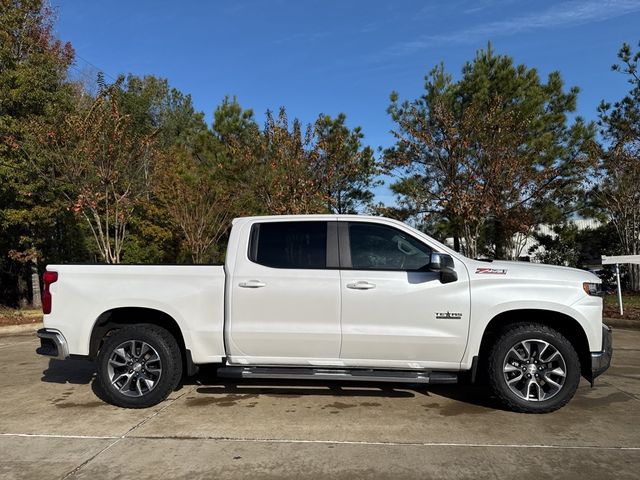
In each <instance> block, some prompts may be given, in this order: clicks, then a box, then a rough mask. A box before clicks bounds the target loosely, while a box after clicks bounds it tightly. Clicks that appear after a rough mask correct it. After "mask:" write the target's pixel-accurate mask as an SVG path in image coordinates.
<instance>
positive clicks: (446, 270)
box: [429, 252, 458, 283]
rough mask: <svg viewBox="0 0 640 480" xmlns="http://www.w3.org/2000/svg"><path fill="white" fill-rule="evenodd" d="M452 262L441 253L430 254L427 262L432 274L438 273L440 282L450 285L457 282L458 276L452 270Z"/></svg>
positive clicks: (447, 255)
mask: <svg viewBox="0 0 640 480" xmlns="http://www.w3.org/2000/svg"><path fill="white" fill-rule="evenodd" d="M453 267H454V262H453V258H452V257H451V255H449V254H447V253H441V252H432V253H431V259H430V260H429V270H431V271H432V272H440V281H441V282H442V283H451V282H455V281H456V280H458V275H457V274H456V271H455V270H454V269H453Z"/></svg>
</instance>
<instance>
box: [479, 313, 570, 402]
mask: <svg viewBox="0 0 640 480" xmlns="http://www.w3.org/2000/svg"><path fill="white" fill-rule="evenodd" d="M488 373H489V381H490V383H491V386H492V388H493V391H494V392H495V394H496V395H497V396H498V398H500V400H501V401H502V402H503V404H504V405H505V406H506V407H507V408H509V409H510V410H514V411H517V412H527V413H546V412H552V411H554V410H557V409H559V408H560V407H562V406H564V405H566V403H567V402H568V401H569V400H571V398H572V397H573V395H574V394H575V392H576V390H577V388H578V384H579V383H580V360H579V359H578V354H577V353H576V350H575V348H574V347H573V345H571V343H570V342H569V340H567V339H566V338H565V337H564V336H563V335H562V334H561V333H560V332H558V331H556V330H554V329H552V328H550V327H547V326H545V325H541V324H535V323H530V324H523V323H520V324H515V325H512V326H509V327H507V328H506V329H505V330H503V331H502V333H501V334H500V335H499V336H498V339H497V340H496V342H495V343H494V345H493V348H492V349H491V351H490V353H489V372H488Z"/></svg>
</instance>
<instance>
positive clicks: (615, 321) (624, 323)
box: [602, 317, 640, 330]
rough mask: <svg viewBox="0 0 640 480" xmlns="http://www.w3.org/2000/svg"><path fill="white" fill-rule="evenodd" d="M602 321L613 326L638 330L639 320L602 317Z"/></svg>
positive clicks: (639, 326) (639, 327) (639, 328)
mask: <svg viewBox="0 0 640 480" xmlns="http://www.w3.org/2000/svg"><path fill="white" fill-rule="evenodd" d="M602 323H605V324H607V325H609V326H610V327H613V328H629V329H631V330H640V321H638V320H625V319H624V318H606V317H605V318H603V319H602Z"/></svg>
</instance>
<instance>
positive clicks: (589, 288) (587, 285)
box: [582, 282, 603, 297]
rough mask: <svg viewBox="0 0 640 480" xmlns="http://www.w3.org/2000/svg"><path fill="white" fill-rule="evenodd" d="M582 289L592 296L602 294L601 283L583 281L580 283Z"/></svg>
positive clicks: (600, 295)
mask: <svg viewBox="0 0 640 480" xmlns="http://www.w3.org/2000/svg"><path fill="white" fill-rule="evenodd" d="M582 289H583V290H584V291H585V293H586V294H587V295H591V296H593V297H602V296H603V292H602V284H601V283H591V282H584V283H583V284H582Z"/></svg>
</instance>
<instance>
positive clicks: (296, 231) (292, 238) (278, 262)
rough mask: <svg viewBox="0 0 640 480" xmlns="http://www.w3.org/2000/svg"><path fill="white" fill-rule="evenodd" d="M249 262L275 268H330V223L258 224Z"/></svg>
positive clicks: (254, 232) (252, 231)
mask: <svg viewBox="0 0 640 480" xmlns="http://www.w3.org/2000/svg"><path fill="white" fill-rule="evenodd" d="M249 259H250V260H251V261H252V262H255V263H259V264H260V265H264V266H266V267H272V268H305V269H320V268H326V266H327V222H268V223H256V224H254V225H253V227H252V229H251V241H250V245H249Z"/></svg>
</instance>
